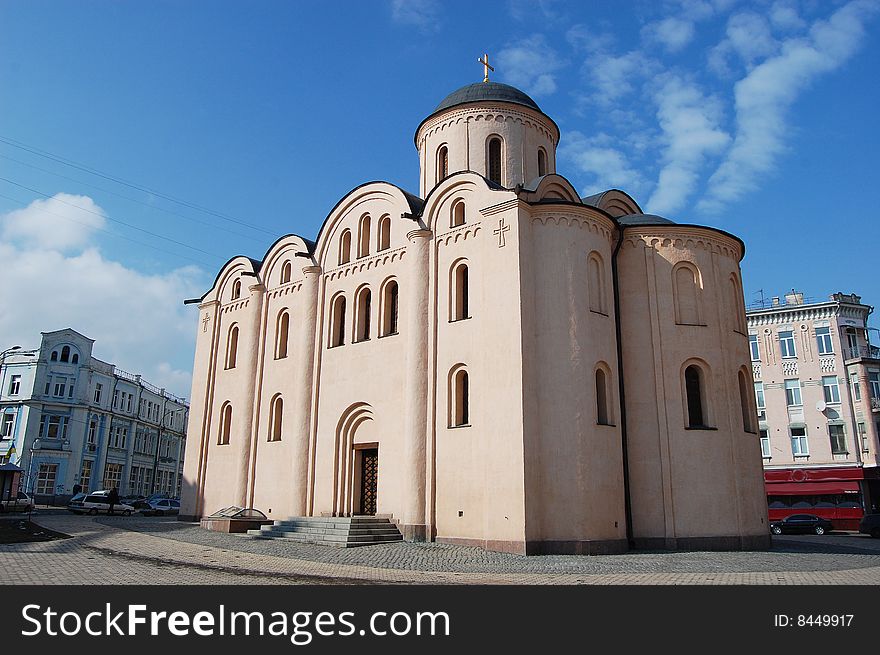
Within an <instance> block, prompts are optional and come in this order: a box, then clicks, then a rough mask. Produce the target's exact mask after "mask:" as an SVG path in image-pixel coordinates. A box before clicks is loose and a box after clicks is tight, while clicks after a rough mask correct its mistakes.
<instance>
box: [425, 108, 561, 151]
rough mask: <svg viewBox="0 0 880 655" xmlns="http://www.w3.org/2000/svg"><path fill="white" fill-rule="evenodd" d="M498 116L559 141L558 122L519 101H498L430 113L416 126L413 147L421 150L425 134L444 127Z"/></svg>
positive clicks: (555, 141) (556, 142)
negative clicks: (505, 103) (503, 103)
mask: <svg viewBox="0 0 880 655" xmlns="http://www.w3.org/2000/svg"><path fill="white" fill-rule="evenodd" d="M498 117H500V119H501V120H502V121H516V122H519V123H522V124H524V125H528V126H529V127H533V128H535V129H536V130H538V131H539V132H541V133H542V134H544V135H545V136H546V137H547V138H549V139H550V140H551V141H552V142H553V145H554V146H555V145H556V144H558V143H559V126H558V125H556V122H555V121H554V120H553V119H552V118H550V117H549V116H547V115H546V114H545V113H543V112H539V111H534V110H531V109H529V108H527V107H523V106H521V105H502V104H501V103H498V102H492V103H485V102H483V103H481V102H475V103H473V104H468V105H457V106H456V107H454V108H450V109H448V110H445V111H441V112H438V113H436V114H431V115H430V116H428V117H427V118H426V119H425V120H423V121H422V122H421V123H420V124H419V126H418V127H417V128H416V132H415V135H414V136H413V143H414V144H415V146H416V149H418V150H421V149H422V146H423V145H424V143H425V140H426V139H428V137H430V136H431V135H432V134H434V133H436V132H441V131H443V130H444V129H446V128H447V127H451V126H453V125H456V124H459V123H462V122H466V121H474V122H476V121H483V120H485V121H490V120H491V121H497V120H498Z"/></svg>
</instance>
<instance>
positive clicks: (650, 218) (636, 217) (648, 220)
mask: <svg viewBox="0 0 880 655" xmlns="http://www.w3.org/2000/svg"><path fill="white" fill-rule="evenodd" d="M587 200H589V198H584V199H583V202H584V204H588V205H589V204H592V203H589V202H587ZM617 222H618V223H619V224H620V225H675V224H676V223H675V221H670V220H669V219H668V218H663V217H662V216H657V214H627V215H625V216H620V217H618V218H617Z"/></svg>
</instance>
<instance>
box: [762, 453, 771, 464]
mask: <svg viewBox="0 0 880 655" xmlns="http://www.w3.org/2000/svg"><path fill="white" fill-rule="evenodd" d="M761 459H766V460H767V461H768V462H769V461H770V460H771V459H773V457H771V456H770V455H761Z"/></svg>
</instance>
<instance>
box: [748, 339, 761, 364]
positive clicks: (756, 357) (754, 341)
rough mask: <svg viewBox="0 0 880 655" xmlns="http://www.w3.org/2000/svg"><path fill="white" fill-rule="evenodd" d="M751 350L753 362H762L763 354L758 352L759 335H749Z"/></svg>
mask: <svg viewBox="0 0 880 655" xmlns="http://www.w3.org/2000/svg"><path fill="white" fill-rule="evenodd" d="M749 352H750V353H751V355H752V361H753V362H760V361H761V355H760V354H759V352H758V335H757V334H750V335H749Z"/></svg>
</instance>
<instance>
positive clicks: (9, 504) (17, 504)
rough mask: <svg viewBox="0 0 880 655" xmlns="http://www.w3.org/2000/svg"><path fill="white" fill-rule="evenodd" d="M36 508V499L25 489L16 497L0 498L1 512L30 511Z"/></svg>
mask: <svg viewBox="0 0 880 655" xmlns="http://www.w3.org/2000/svg"><path fill="white" fill-rule="evenodd" d="M33 508H34V499H33V498H31V497H30V496H28V495H27V494H26V493H24V492H23V491H19V492H18V494H17V495H16V497H15V498H4V499H3V500H0V513H2V512H30V511H31V510H32V509H33Z"/></svg>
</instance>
